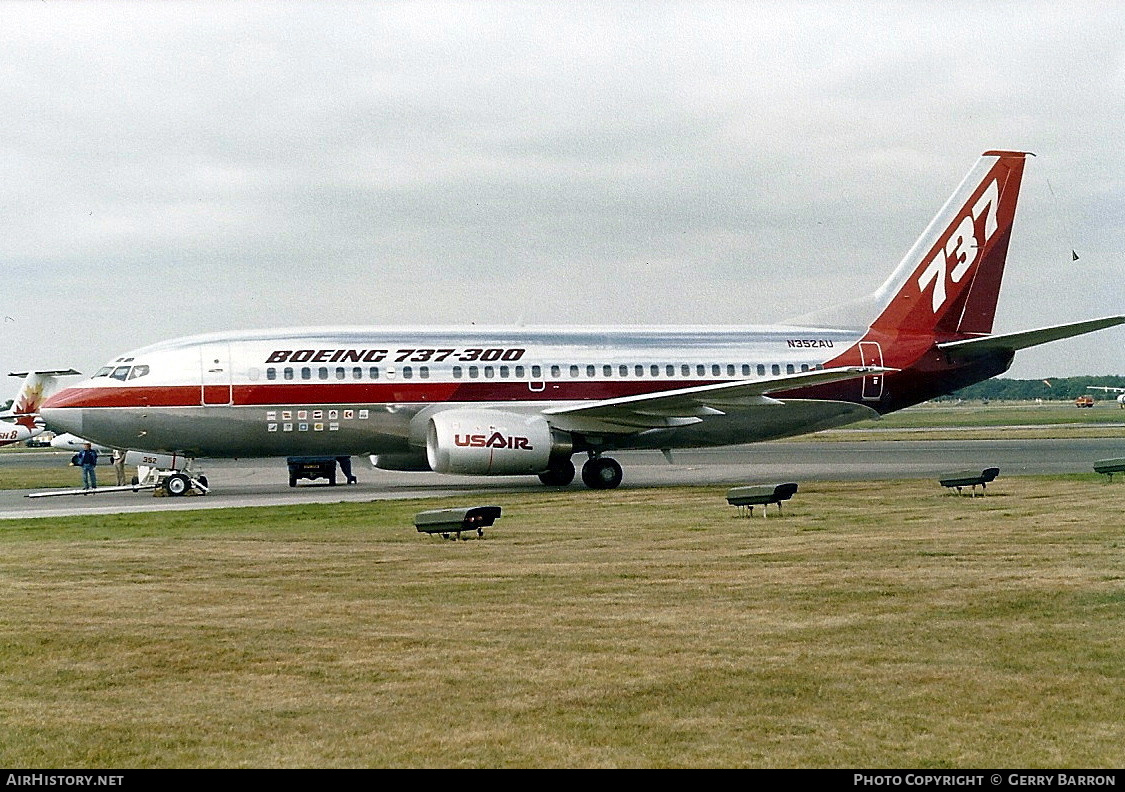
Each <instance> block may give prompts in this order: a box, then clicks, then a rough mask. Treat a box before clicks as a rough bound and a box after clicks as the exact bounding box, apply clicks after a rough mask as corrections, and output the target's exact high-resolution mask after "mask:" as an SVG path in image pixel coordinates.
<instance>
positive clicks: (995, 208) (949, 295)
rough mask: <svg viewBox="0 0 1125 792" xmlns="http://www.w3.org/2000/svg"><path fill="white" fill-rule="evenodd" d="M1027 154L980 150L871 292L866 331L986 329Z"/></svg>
mask: <svg viewBox="0 0 1125 792" xmlns="http://www.w3.org/2000/svg"><path fill="white" fill-rule="evenodd" d="M1025 156H1026V154H1025V153H1023V152H1017V151H986V152H985V153H984V154H983V155H982V157H981V159H980V161H979V162H978V163H977V165H976V166H975V167H974V168H973V170H972V171H970V172H969V175H968V176H966V177H965V180H964V181H963V182H962V183H961V186H960V187H958V188H957V191H956V192H955V193H954V194H953V196H952V197H951V198H950V199H949V201H948V202H946V204H945V206H944V207H942V209H941V211H940V212H938V214H937V216H936V217H935V218H934V219H933V221H932V222H931V223H930V225H929V226H928V227H927V228H926V230H925V231H924V232H923V233H922V236H921V237H919V239H918V241H917V242H916V243H915V244H914V247H912V248H911V249H910V252H909V253H907V254H906V257H905V258H904V259H903V260H902V263H901V264H899V266H898V268H897V269H896V270H895V272H894V274H893V275H892V276H891V277H890V279H889V280H888V281H887V282H886V283H884V284H883V286H882V288H881V289H880V290H879V292H878V295H879V296H880V297H882V298H883V299H882V300H881V302H883V304H884V308H883V310H882V312H881V313H880V314H879V316H878V318H877V319H876V320H875V321H874V322H873V323H872V324H871V329H872V330H873V331H883V332H886V333H889V334H891V335H898V334H902V333H908V334H915V333H917V334H930V335H934V336H940V337H943V338H951V337H956V336H961V335H963V334H974V333H989V332H991V331H992V320H993V317H994V316H995V313H996V299H997V297H998V296H999V294H1000V280H1001V278H1002V277H1003V275H1004V262H1005V259H1006V258H1007V255H1008V242H1009V240H1010V239H1011V235H1012V221H1013V219H1014V218H1015V213H1016V199H1017V197H1018V196H1019V189H1020V181H1021V179H1022V178H1023V166H1024V158H1025Z"/></svg>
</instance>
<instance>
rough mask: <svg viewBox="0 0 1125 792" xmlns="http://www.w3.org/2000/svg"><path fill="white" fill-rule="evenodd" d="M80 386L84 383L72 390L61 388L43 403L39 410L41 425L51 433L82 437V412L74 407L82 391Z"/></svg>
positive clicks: (77, 407) (79, 408)
mask: <svg viewBox="0 0 1125 792" xmlns="http://www.w3.org/2000/svg"><path fill="white" fill-rule="evenodd" d="M82 384H84V383H80V384H79V386H77V387H74V388H63V389H62V390H61V391H59V392H58V393H56V394H54V395H53V396H51V397H50V398H49V399H47V401H45V402H43V406H42V407H40V408H39V415H40V416H42V418H43V423H45V424H46V425H47V428H48V429H50V430H51V431H52V432H55V433H58V434H62V433H64V432H70V433H71V434H76V435H78V436H79V437H81V436H82V413H83V410H82V408H81V407H79V406H76V402H77V401H78V397H79V396H80V394H81V393H82V391H83V389H82Z"/></svg>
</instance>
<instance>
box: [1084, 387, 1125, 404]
mask: <svg viewBox="0 0 1125 792" xmlns="http://www.w3.org/2000/svg"><path fill="white" fill-rule="evenodd" d="M1087 387H1088V388H1089V389H1090V390H1100V391H1105V392H1106V393H1118V394H1120V395H1119V396H1118V397H1117V404H1118V405H1119V406H1120V407H1121V409H1123V410H1125V388H1111V387H1109V386H1106V385H1088V386H1087Z"/></svg>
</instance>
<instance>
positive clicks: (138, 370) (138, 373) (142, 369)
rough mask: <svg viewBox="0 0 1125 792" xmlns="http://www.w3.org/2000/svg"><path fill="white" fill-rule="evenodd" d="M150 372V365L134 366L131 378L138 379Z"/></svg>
mask: <svg viewBox="0 0 1125 792" xmlns="http://www.w3.org/2000/svg"><path fill="white" fill-rule="evenodd" d="M145 374H148V366H133V370H132V371H130V372H129V379H136V378H137V377H143V376H144V375H145Z"/></svg>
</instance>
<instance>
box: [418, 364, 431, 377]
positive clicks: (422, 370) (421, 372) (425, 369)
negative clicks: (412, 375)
mask: <svg viewBox="0 0 1125 792" xmlns="http://www.w3.org/2000/svg"><path fill="white" fill-rule="evenodd" d="M418 376H419V377H420V378H421V379H429V378H430V367H429V366H419V367H418Z"/></svg>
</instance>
